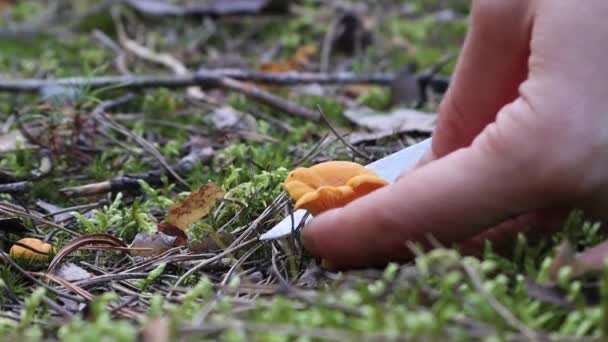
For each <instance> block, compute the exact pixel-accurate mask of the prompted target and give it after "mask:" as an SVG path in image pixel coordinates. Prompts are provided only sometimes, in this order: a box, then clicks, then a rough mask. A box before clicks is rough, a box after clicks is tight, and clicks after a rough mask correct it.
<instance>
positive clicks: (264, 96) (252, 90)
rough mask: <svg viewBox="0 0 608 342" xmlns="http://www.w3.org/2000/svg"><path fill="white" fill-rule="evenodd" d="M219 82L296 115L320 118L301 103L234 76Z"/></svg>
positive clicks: (223, 85)
mask: <svg viewBox="0 0 608 342" xmlns="http://www.w3.org/2000/svg"><path fill="white" fill-rule="evenodd" d="M218 84H219V85H220V86H221V87H222V88H225V89H229V90H232V91H236V92H238V93H241V94H243V95H246V96H248V97H251V98H252V99H255V100H257V101H259V102H261V103H264V104H266V105H268V106H271V107H274V108H277V109H279V110H282V111H284V112H287V113H289V114H292V115H294V116H298V117H301V118H304V119H309V120H313V121H318V120H319V115H318V114H317V113H316V112H315V111H313V110H310V109H308V108H306V107H304V106H302V105H300V104H297V103H294V102H291V101H288V100H285V99H283V98H281V97H279V96H276V95H274V94H271V93H269V92H267V91H264V90H262V89H260V88H258V87H255V86H254V85H252V84H250V83H244V82H241V81H237V80H235V79H232V78H228V77H222V78H221V79H220V80H219V81H218Z"/></svg>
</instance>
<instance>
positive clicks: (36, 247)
mask: <svg viewBox="0 0 608 342" xmlns="http://www.w3.org/2000/svg"><path fill="white" fill-rule="evenodd" d="M17 242H18V243H20V244H22V245H25V246H28V247H30V248H31V249H29V248H25V247H22V246H19V245H16V244H15V245H13V246H11V249H10V251H9V253H10V255H11V257H13V258H23V259H29V260H35V261H46V260H48V258H49V253H50V252H51V248H52V246H51V245H50V244H48V243H45V242H43V241H42V240H39V239H34V238H23V239H21V240H19V241H17Z"/></svg>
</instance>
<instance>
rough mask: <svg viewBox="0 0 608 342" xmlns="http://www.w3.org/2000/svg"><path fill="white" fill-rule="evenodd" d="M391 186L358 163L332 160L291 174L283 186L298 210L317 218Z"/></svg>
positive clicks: (296, 170) (301, 168)
mask: <svg viewBox="0 0 608 342" xmlns="http://www.w3.org/2000/svg"><path fill="white" fill-rule="evenodd" d="M387 184H388V182H387V181H385V180H384V179H382V178H380V177H379V176H378V175H377V174H376V173H374V172H373V171H371V170H369V169H366V168H365V167H363V166H362V165H359V164H357V163H352V162H347V161H329V162H325V163H320V164H317V165H314V166H312V167H309V168H303V167H300V168H297V169H295V170H293V171H291V172H290V173H289V174H288V175H287V178H286V179H285V182H284V183H283V187H284V189H285V191H287V193H288V194H289V196H291V198H293V200H295V201H296V205H295V208H296V209H306V210H308V211H309V212H310V213H311V214H313V215H317V214H320V213H322V212H324V211H326V210H329V209H333V208H339V207H343V206H345V205H346V204H348V203H350V202H351V201H353V200H355V199H357V198H359V197H362V196H365V195H367V194H368V193H370V192H372V191H374V190H376V189H378V188H381V187H383V186H385V185H387Z"/></svg>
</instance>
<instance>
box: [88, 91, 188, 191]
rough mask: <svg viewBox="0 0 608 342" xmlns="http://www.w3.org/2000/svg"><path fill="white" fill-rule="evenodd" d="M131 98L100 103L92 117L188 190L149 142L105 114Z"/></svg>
mask: <svg viewBox="0 0 608 342" xmlns="http://www.w3.org/2000/svg"><path fill="white" fill-rule="evenodd" d="M132 98H133V95H132V94H127V95H125V96H121V97H119V98H117V99H115V100H109V101H105V102H102V103H101V104H100V105H98V106H97V108H95V109H94V110H93V115H94V116H95V118H96V119H98V120H99V121H100V122H101V123H104V124H107V125H108V126H110V127H112V128H113V129H114V130H116V131H118V132H120V133H121V134H123V135H125V136H126V137H128V138H130V139H132V140H134V141H135V142H136V143H137V144H139V145H140V146H141V147H142V148H143V149H144V150H145V151H146V152H148V153H149V154H150V155H152V156H153V157H154V158H155V159H156V160H157V161H158V162H159V163H160V164H161V165H162V167H163V168H164V169H165V170H166V171H167V172H168V173H169V174H170V175H171V176H172V177H173V178H174V179H175V180H177V181H178V182H179V183H181V184H182V185H183V186H185V187H186V188H188V189H189V188H190V185H189V184H188V182H186V181H185V180H184V179H182V178H181V177H180V176H179V174H177V172H175V171H174V170H173V168H172V167H171V166H170V165H169V164H168V163H167V161H166V160H165V157H164V156H163V155H162V154H161V153H160V152H159V151H158V150H157V149H156V148H155V147H154V145H152V144H151V143H150V142H148V140H146V139H144V138H142V137H140V136H138V135H136V134H133V132H131V131H130V130H129V129H127V128H126V127H124V126H123V125H121V124H120V123H118V122H117V121H116V120H114V119H113V118H111V117H110V116H109V115H107V114H106V111H107V110H108V109H109V108H111V107H115V106H118V105H121V104H123V103H126V102H128V101H130V100H131V99H132Z"/></svg>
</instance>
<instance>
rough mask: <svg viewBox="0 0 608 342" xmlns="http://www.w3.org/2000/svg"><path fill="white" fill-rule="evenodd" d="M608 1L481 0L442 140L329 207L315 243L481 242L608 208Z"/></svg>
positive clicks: (311, 241) (389, 252)
mask: <svg viewBox="0 0 608 342" xmlns="http://www.w3.org/2000/svg"><path fill="white" fill-rule="evenodd" d="M607 17H608V2H607V1H606V0H586V1H580V0H508V1H506V0H478V1H473V4H472V15H471V26H470V30H469V33H468V35H467V38H466V40H465V43H464V46H463V50H462V53H461V56H460V58H459V61H458V64H457V66H456V70H455V72H454V77H453V82H452V84H451V86H450V89H449V90H448V92H447V94H446V96H445V98H444V100H443V102H442V104H441V106H440V110H439V122H438V125H437V128H436V131H435V132H434V134H433V137H434V140H433V146H432V149H431V151H429V153H428V154H427V155H426V156H425V157H424V158H423V161H421V162H420V163H419V165H418V166H417V167H416V168H415V169H414V170H411V171H408V172H406V173H405V174H403V175H402V176H401V177H400V179H399V180H398V181H397V182H396V183H395V184H393V185H390V186H388V187H385V188H382V189H380V190H377V191H375V192H373V193H371V194H369V195H367V196H365V197H363V198H360V199H358V200H356V201H354V202H351V203H350V204H349V205H347V206H345V207H343V208H340V209H334V210H331V211H328V212H325V213H323V214H321V215H319V216H318V217H316V218H315V219H314V220H313V222H312V223H311V224H310V225H308V226H307V227H305V229H304V230H303V232H302V239H303V241H304V244H305V246H306V248H307V249H308V250H309V251H310V252H311V253H312V254H314V255H316V256H319V257H321V258H323V259H325V260H327V261H329V263H330V264H332V265H333V266H334V267H336V268H340V269H347V268H360V267H368V266H380V265H382V264H385V263H386V262H389V261H396V260H403V259H406V258H409V257H411V252H410V250H409V249H408V248H407V247H406V242H407V241H420V242H425V241H428V239H427V238H426V236H427V235H432V236H434V237H435V238H436V239H437V240H439V241H440V242H441V243H442V244H451V243H462V244H463V245H464V246H469V247H470V246H477V247H478V244H476V242H479V241H480V240H482V239H484V238H489V239H491V240H494V241H502V240H504V236H505V235H506V234H512V233H513V232H517V231H518V230H521V229H522V228H527V227H531V228H533V229H536V231H537V232H538V231H541V229H545V228H548V229H553V228H555V226H556V222H559V223H560V224H561V223H562V222H563V221H562V219H563V215H562V214H563V213H567V212H568V211H569V210H570V209H571V208H574V207H576V208H582V209H583V210H585V212H586V213H587V214H588V215H591V217H597V218H600V219H605V218H607V216H608V66H606V64H607V62H608V24H607V23H606V21H605V19H606V18H607Z"/></svg>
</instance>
